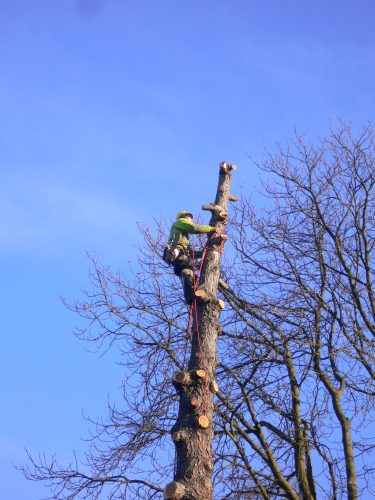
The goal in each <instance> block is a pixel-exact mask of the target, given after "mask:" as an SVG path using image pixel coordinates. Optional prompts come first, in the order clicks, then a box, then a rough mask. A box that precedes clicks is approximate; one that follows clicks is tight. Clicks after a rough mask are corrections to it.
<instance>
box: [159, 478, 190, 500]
mask: <svg viewBox="0 0 375 500" xmlns="http://www.w3.org/2000/svg"><path fill="white" fill-rule="evenodd" d="M185 492H186V487H185V485H184V484H182V483H179V482H177V481H172V482H171V483H169V484H167V486H166V487H165V488H164V491H163V495H164V499H165V500H180V498H182V497H183V496H184V494H185Z"/></svg>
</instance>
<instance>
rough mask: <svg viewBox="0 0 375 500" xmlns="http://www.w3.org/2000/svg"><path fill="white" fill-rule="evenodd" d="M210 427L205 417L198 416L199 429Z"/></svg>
mask: <svg viewBox="0 0 375 500" xmlns="http://www.w3.org/2000/svg"><path fill="white" fill-rule="evenodd" d="M209 425H210V422H209V420H208V418H207V417H206V415H200V416H199V417H198V426H199V427H200V428H201V429H207V427H208V426H209Z"/></svg>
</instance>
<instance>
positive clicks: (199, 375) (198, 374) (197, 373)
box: [192, 370, 206, 380]
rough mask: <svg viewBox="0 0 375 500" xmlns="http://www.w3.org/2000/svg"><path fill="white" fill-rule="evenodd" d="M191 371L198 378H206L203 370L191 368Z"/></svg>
mask: <svg viewBox="0 0 375 500" xmlns="http://www.w3.org/2000/svg"><path fill="white" fill-rule="evenodd" d="M192 373H193V374H194V375H195V377H196V378H197V379H199V380H204V379H205V378H206V372H205V371H204V370H193V372H192Z"/></svg>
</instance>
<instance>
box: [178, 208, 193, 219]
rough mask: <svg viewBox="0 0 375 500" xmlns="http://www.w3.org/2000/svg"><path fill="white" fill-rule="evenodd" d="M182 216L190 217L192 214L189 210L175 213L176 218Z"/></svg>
mask: <svg viewBox="0 0 375 500" xmlns="http://www.w3.org/2000/svg"><path fill="white" fill-rule="evenodd" d="M182 217H189V218H190V219H192V218H193V214H192V213H191V212H188V211H187V210H182V212H178V214H177V215H176V220H177V219H181V218H182Z"/></svg>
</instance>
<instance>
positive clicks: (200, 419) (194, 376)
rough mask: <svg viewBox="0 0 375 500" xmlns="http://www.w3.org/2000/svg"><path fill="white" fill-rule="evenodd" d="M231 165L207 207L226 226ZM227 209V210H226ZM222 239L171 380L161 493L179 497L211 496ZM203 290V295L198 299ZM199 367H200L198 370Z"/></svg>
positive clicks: (212, 244) (208, 257)
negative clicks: (169, 459)
mask: <svg viewBox="0 0 375 500" xmlns="http://www.w3.org/2000/svg"><path fill="white" fill-rule="evenodd" d="M234 169H235V167H234V166H232V165H228V164H227V163H225V162H223V163H221V164H220V174H219V183H218V188H217V193H216V199H215V204H214V205H204V206H203V207H202V208H204V209H205V210H210V211H211V212H212V217H211V221H210V225H211V226H215V227H219V228H220V229H223V228H224V225H225V220H226V211H227V204H228V201H235V200H236V199H235V198H234V197H233V196H232V195H231V194H230V190H229V187H230V182H231V177H232V174H231V171H232V170H234ZM224 214H225V216H224ZM223 241H224V240H222V239H221V238H220V237H219V238H213V239H211V240H210V241H209V247H208V249H207V252H206V254H205V258H204V261H203V265H202V271H201V276H200V280H199V283H198V286H204V292H205V293H204V294H198V295H200V297H197V298H196V300H195V303H194V304H195V306H196V307H194V305H193V325H192V345H191V355H190V360H189V363H188V371H187V372H183V373H182V374H181V372H179V373H180V375H176V374H175V375H174V376H173V384H174V386H175V388H176V390H177V392H178V394H179V396H180V405H179V413H178V418H177V421H176V423H175V425H174V426H173V428H172V439H173V441H174V443H175V446H176V466H175V475H174V481H173V482H172V483H170V484H168V485H167V486H166V488H165V490H164V498H166V499H175V500H177V499H181V500H198V499H199V500H210V499H212V480H211V476H212V471H213V466H214V464H213V459H212V450H211V448H212V440H213V437H214V431H213V425H212V424H213V406H214V396H215V392H217V384H216V382H215V370H216V345H217V338H218V335H219V333H220V329H221V326H220V312H221V310H222V303H221V304H220V302H219V301H218V300H217V288H218V281H219V278H220V260H221V251H222V247H223ZM202 296H204V300H202ZM202 370H203V372H204V373H202Z"/></svg>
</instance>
